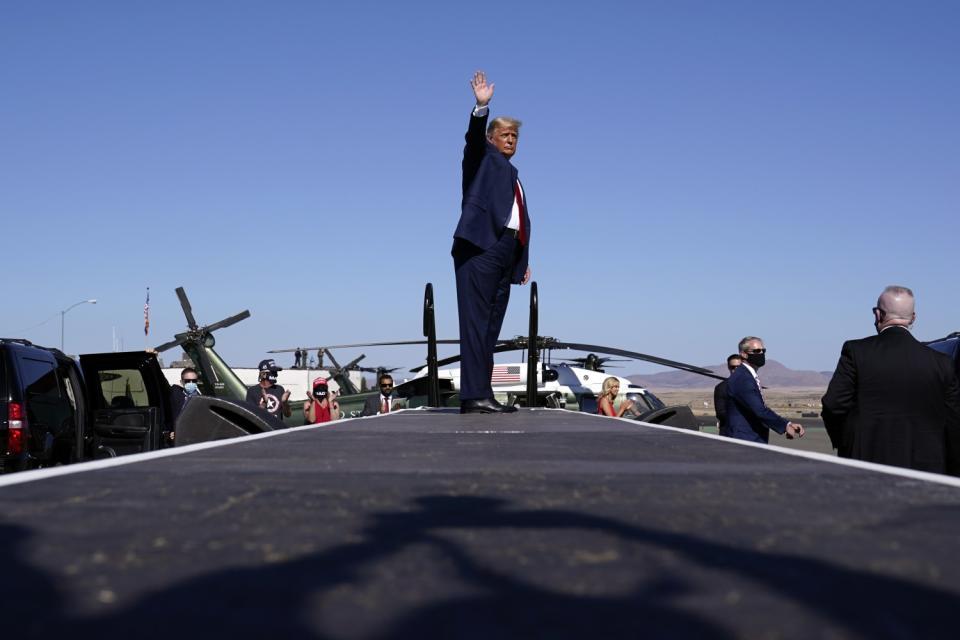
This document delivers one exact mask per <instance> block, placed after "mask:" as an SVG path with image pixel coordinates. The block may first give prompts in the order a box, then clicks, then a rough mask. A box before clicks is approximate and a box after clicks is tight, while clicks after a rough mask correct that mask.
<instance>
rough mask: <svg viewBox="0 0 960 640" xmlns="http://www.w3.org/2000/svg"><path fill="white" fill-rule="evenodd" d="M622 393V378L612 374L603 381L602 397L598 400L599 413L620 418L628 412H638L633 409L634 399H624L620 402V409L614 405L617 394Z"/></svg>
mask: <svg viewBox="0 0 960 640" xmlns="http://www.w3.org/2000/svg"><path fill="white" fill-rule="evenodd" d="M619 393H620V380H619V379H617V378H615V377H614V376H610V377H609V378H607V379H606V380H604V381H603V390H602V391H601V393H600V398H599V399H598V400H597V413H599V414H600V415H602V416H610V417H612V418H619V417H620V416H622V415H623V414H625V413H626V412H628V411H629V412H631V413H634V414H635V413H636V411H634V409H633V400H624V401H623V402H621V403H620V409H619V410H618V409H616V408H614V406H613V401H614V400H616V399H617V395H619Z"/></svg>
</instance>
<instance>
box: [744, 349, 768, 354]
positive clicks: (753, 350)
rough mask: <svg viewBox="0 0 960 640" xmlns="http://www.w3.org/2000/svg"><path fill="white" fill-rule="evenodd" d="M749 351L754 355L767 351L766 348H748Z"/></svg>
mask: <svg viewBox="0 0 960 640" xmlns="http://www.w3.org/2000/svg"><path fill="white" fill-rule="evenodd" d="M746 352H747V353H752V354H754V355H760V354H761V353H766V352H767V350H766V349H747V351H746Z"/></svg>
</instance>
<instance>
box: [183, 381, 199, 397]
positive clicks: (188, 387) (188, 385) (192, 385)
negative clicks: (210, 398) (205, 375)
mask: <svg viewBox="0 0 960 640" xmlns="http://www.w3.org/2000/svg"><path fill="white" fill-rule="evenodd" d="M183 390H184V391H186V392H187V395H188V396H197V395H200V389H199V388H198V387H197V383H196V382H192V381H191V382H185V383H184V385H183Z"/></svg>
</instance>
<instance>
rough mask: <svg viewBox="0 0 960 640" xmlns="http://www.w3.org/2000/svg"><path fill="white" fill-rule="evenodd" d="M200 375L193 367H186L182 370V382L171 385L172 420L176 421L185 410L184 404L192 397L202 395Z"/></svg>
mask: <svg viewBox="0 0 960 640" xmlns="http://www.w3.org/2000/svg"><path fill="white" fill-rule="evenodd" d="M199 382H200V376H199V375H198V374H197V370H196V369H194V368H193V367H186V368H185V369H184V370H183V371H181V372H180V384H175V385H173V386H172V387H170V413H171V422H176V421H177V418H178V417H179V416H180V412H181V411H183V407H184V405H186V404H187V401H188V400H190V398H195V397H196V396H199V395H200V387H199V386H197V385H198V383H199Z"/></svg>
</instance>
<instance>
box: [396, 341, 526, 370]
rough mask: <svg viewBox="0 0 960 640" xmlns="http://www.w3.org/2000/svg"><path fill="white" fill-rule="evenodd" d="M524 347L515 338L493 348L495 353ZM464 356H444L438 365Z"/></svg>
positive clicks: (458, 360)
mask: <svg viewBox="0 0 960 640" xmlns="http://www.w3.org/2000/svg"><path fill="white" fill-rule="evenodd" d="M521 348H522V347H521V346H520V345H519V344H517V342H516V341H515V340H506V341H502V342H501V343H500V344H498V345H497V346H495V347H494V348H493V352H494V353H503V352H504V351H514V350H516V349H521ZM461 358H462V356H461V355H460V354H459V353H458V354H457V355H455V356H450V357H449V358H444V359H443V360H437V366H438V367H443V366H446V365H448V364H453V363H454V362H460V360H461ZM426 367H427V365H425V364H422V365H420V366H419V367H415V368H413V369H410V371H411V372H412V373H417V372H418V371H420V370H421V369H426Z"/></svg>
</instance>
